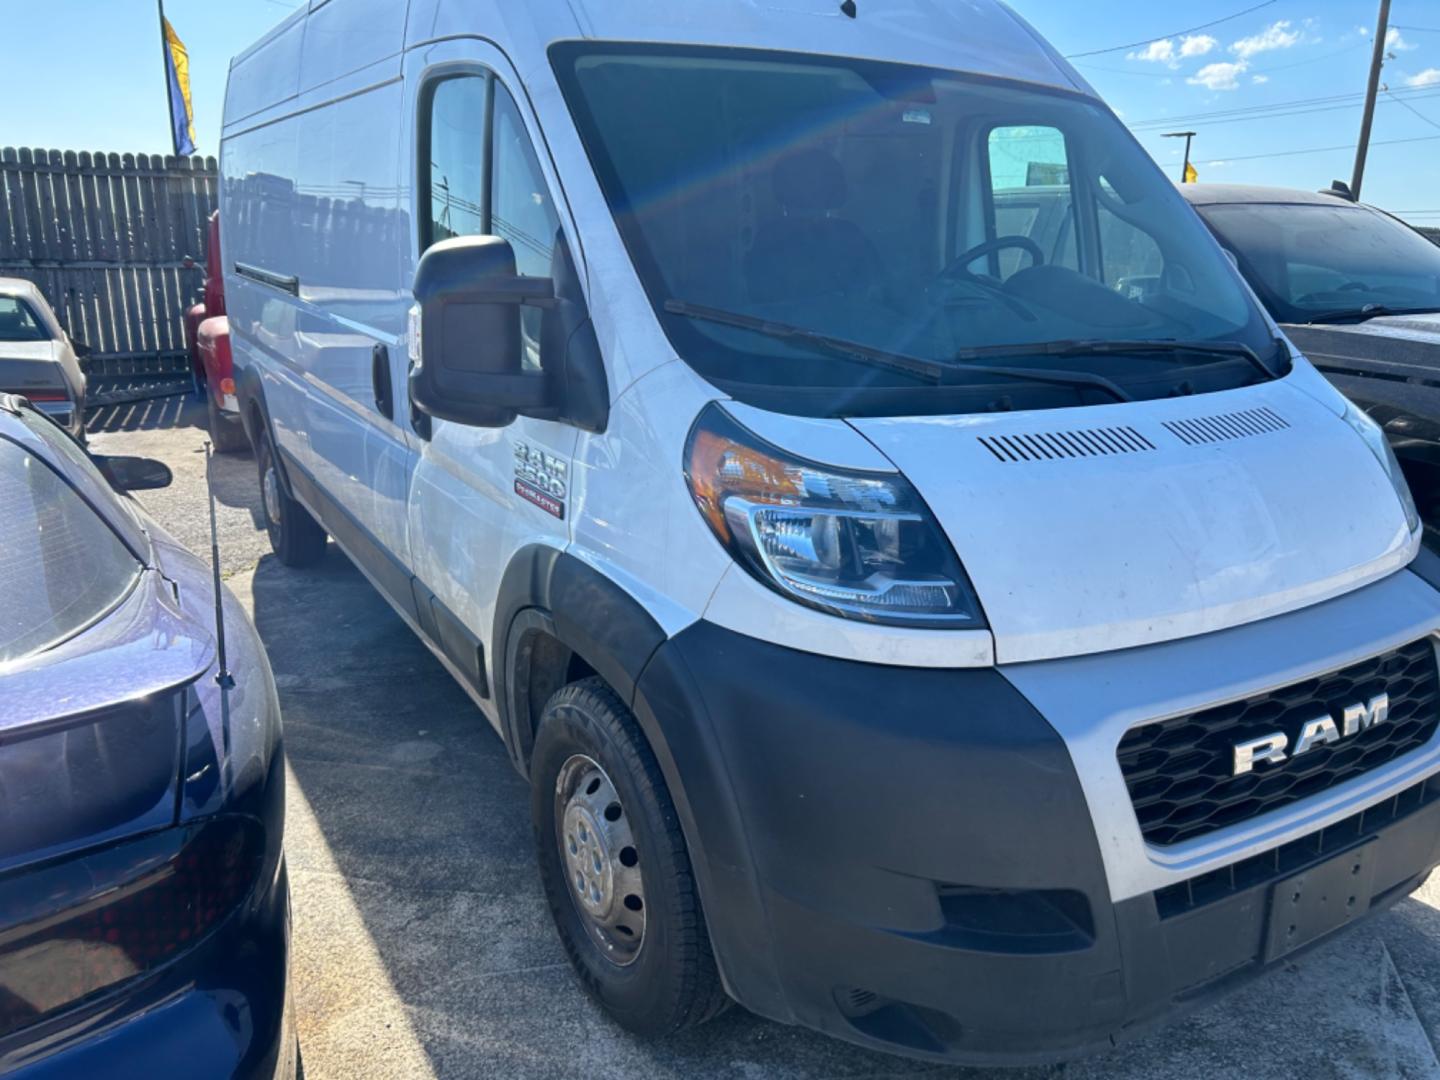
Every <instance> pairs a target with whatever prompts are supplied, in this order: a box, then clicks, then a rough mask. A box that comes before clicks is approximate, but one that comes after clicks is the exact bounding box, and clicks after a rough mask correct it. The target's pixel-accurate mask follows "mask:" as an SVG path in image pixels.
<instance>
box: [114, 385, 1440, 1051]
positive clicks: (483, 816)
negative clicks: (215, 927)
mask: <svg viewBox="0 0 1440 1080" xmlns="http://www.w3.org/2000/svg"><path fill="white" fill-rule="evenodd" d="M204 422H205V410H204V408H203V406H202V405H200V404H198V403H197V402H196V401H195V400H194V399H193V398H172V399H167V400H164V401H158V402H151V403H141V404H137V405H130V406H119V407H107V408H105V409H101V410H98V411H97V412H95V413H94V414H93V415H92V416H91V418H90V424H89V427H90V431H91V437H92V446H93V448H94V449H95V450H97V451H99V452H103V453H125V454H143V455H147V456H152V457H158V458H160V459H162V460H164V461H165V462H167V463H168V464H169V465H170V466H171V468H172V469H173V470H174V472H175V483H174V485H173V486H172V487H170V488H168V489H166V490H163V491H156V492H146V493H143V494H142V495H141V496H140V499H141V501H142V502H143V503H144V504H145V505H146V507H147V508H148V509H149V510H150V512H151V513H152V514H153V515H154V516H155V517H156V518H157V519H158V520H159V521H160V522H161V523H162V524H163V525H164V527H165V528H166V529H168V530H169V531H170V532H171V533H172V534H173V535H175V536H176V537H177V538H178V539H180V540H181V541H182V542H184V543H186V544H188V545H189V546H190V547H191V548H192V549H194V550H195V551H197V552H200V553H202V554H203V553H205V552H206V551H207V550H208V548H209V542H210V541H209V520H208V516H207V509H206V496H205V480H204V477H205V468H204V455H203V451H202V445H203V443H204V440H205V431H204ZM214 473H215V492H216V496H217V510H218V518H219V525H220V534H221V541H220V542H221V565H222V572H223V574H224V576H225V578H226V581H227V583H228V585H229V587H230V588H231V589H232V590H233V591H234V592H235V593H236V595H237V596H239V597H240V598H241V599H242V600H243V602H244V603H245V605H246V607H247V608H248V609H249V611H250V612H251V614H252V616H253V618H254V619H255V623H256V625H257V627H258V628H259V631H260V634H261V636H262V637H263V638H264V641H265V645H266V647H267V649H268V651H269V655H270V660H271V664H272V666H273V667H274V671H275V679H276V683H277V684H278V686H279V691H280V701H281V706H282V708H283V711H284V718H285V740H286V751H287V754H288V756H289V768H290V781H289V791H288V794H289V809H288V820H287V836H286V848H287V852H288V859H289V865H290V882H291V888H292V890H293V907H294V913H295V937H294V956H293V980H294V991H295V998H296V1004H297V1008H298V1021H299V1027H300V1036H301V1043H302V1046H303V1050H304V1057H305V1066H306V1073H307V1075H308V1076H309V1077H310V1080H330V1078H335V1080H365V1078H371V1077H387V1078H388V1077H395V1078H405V1080H426V1078H429V1077H505V1078H512V1077H513V1078H532V1077H533V1078H550V1077H555V1078H571V1077H585V1078H588V1080H601V1078H610V1077H647V1078H648V1077H674V1078H683V1080H710V1078H716V1080H719V1078H726V1080H769V1078H776V1080H802V1078H806V1080H808V1078H815V1077H836V1078H850V1080H858V1078H861V1077H867V1078H880V1077H909V1076H930V1077H942V1076H943V1077H951V1076H953V1077H965V1078H979V1077H982V1076H986V1075H996V1076H1003V1077H1007V1078H1013V1080H1036V1078H1040V1077H1066V1078H1074V1080H1098V1078H1102V1077H1104V1078H1108V1080H1130V1078H1140V1077H1147V1078H1149V1077H1165V1078H1191V1077H1193V1078H1205V1080H1213V1078H1220V1077H1227V1078H1228V1077H1263V1078H1272V1077H1273V1078H1290V1077H1296V1078H1299V1077H1305V1078H1307V1080H1309V1078H1317V1080H1318V1078H1328V1077H1339V1078H1346V1080H1362V1078H1363V1080H1372V1078H1387V1077H1407V1078H1410V1077H1435V1078H1440V1060H1437V1056H1436V1050H1435V1046H1436V1043H1435V1039H1436V1037H1437V1035H1440V911H1437V907H1440V885H1437V884H1436V883H1435V882H1432V883H1431V884H1430V885H1428V886H1427V887H1426V888H1425V889H1424V890H1422V891H1421V892H1420V893H1418V894H1417V895H1416V896H1415V897H1413V898H1411V899H1408V900H1405V901H1403V902H1401V903H1400V904H1399V905H1398V906H1397V907H1395V908H1394V909H1392V910H1391V911H1389V912H1387V913H1386V914H1384V915H1381V916H1379V917H1377V918H1375V919H1373V920H1371V921H1369V922H1368V923H1367V924H1365V925H1364V926H1362V927H1359V928H1357V929H1355V930H1353V931H1351V932H1349V933H1347V934H1344V935H1342V936H1340V937H1338V938H1336V939H1334V940H1333V941H1331V942H1329V943H1327V944H1326V945H1324V946H1322V947H1320V948H1319V949H1318V950H1316V951H1314V952H1311V953H1308V954H1306V955H1305V956H1304V957H1303V958H1302V959H1300V960H1299V961H1298V962H1296V963H1292V964H1285V965H1282V966H1281V967H1279V968H1277V969H1276V970H1275V971H1273V972H1272V973H1270V974H1269V975H1267V976H1266V977H1265V978H1263V979H1261V980H1260V981H1258V982H1256V983H1253V984H1252V985H1250V986H1249V987H1248V988H1246V989H1244V990H1242V991H1241V992H1240V993H1238V994H1237V995H1235V996H1233V997H1231V998H1228V999H1227V1000H1225V1001H1223V1002H1222V1003H1220V1004H1218V1005H1215V1006H1212V1007H1210V1008H1209V1009H1207V1010H1205V1011H1202V1012H1200V1013H1198V1014H1195V1015H1194V1016H1192V1017H1190V1018H1189V1019H1187V1020H1184V1021H1182V1022H1180V1023H1179V1024H1176V1025H1174V1026H1171V1027H1169V1028H1166V1029H1163V1030H1161V1031H1158V1032H1156V1033H1154V1034H1152V1035H1150V1036H1149V1037H1147V1038H1145V1039H1143V1040H1141V1041H1139V1042H1136V1043H1133V1044H1131V1045H1128V1046H1126V1047H1124V1048H1123V1049H1120V1050H1118V1051H1114V1052H1112V1053H1109V1054H1106V1055H1103V1056H1100V1057H1096V1058H1090V1059H1088V1060H1085V1061H1082V1062H1079V1063H1073V1064H1070V1065H1067V1066H1063V1067H1056V1068H1050V1069H1038V1070H1024V1071H1008V1072H1002V1073H994V1074H987V1073H984V1072H979V1071H971V1070H961V1069H953V1068H944V1067H937V1066H933V1065H926V1064H917V1063H914V1062H909V1061H905V1060H902V1059H899V1058H893V1057H888V1056H885V1055H882V1054H876V1053H869V1052H865V1051H862V1050H858V1049H856V1048H853V1047H851V1046H848V1045H845V1044H842V1043H839V1042H835V1041H832V1040H829V1039H826V1038H824V1037H822V1036H819V1035H815V1034H812V1033H810V1032H807V1031H803V1030H799V1029H795V1028H787V1027H783V1026H780V1025H777V1024H773V1023H770V1022H768V1021H764V1020H761V1019H759V1018H757V1017H755V1016H753V1015H751V1014H748V1013H746V1012H744V1011H743V1010H740V1009H733V1010H731V1011H730V1012H729V1013H727V1014H726V1015H725V1016H723V1017H721V1018H720V1019H719V1020H717V1021H714V1022H712V1023H710V1024H709V1025H706V1026H705V1027H702V1028H699V1029H697V1030H694V1031H691V1032H687V1033H684V1034H682V1035H679V1036H676V1037H673V1038H670V1039H666V1040H663V1041H660V1042H644V1041H641V1040H638V1039H634V1038H632V1037H630V1036H629V1035H627V1034H625V1033H624V1032H621V1031H619V1030H618V1029H616V1028H615V1027H613V1026H612V1025H611V1024H609V1023H608V1022H607V1020H606V1019H605V1017H604V1015H603V1014H602V1013H601V1012H600V1010H599V1009H598V1008H596V1007H595V1006H594V1005H593V1004H592V1003H591V1002H590V1001H589V1000H588V999H587V998H586V996H585V995H584V994H583V993H582V992H581V990H580V988H579V985H578V984H577V982H576V981H575V979H574V978H573V977H572V976H571V973H570V969H569V967H568V965H567V963H566V961H565V958H564V956H563V954H562V952H561V949H560V946H559V943H558V941H557V939H556V937H555V934H554V931H553V929H552V927H551V924H550V919H549V915H548V913H547V911H546V908H545V904H544V901H543V898H542V895H541V891H540V885H539V881H538V878H537V874H536V871H535V867H534V860H533V855H532V850H531V835H530V823H529V812H528V799H527V789H526V786H525V784H524V783H523V782H522V781H521V779H520V778H519V776H518V775H517V774H516V773H515V772H514V770H513V769H512V768H511V766H510V764H509V763H508V761H507V760H506V756H505V753H504V751H503V749H502V747H501V744H500V741H499V739H498V738H497V737H496V736H495V734H494V732H493V731H492V729H491V728H490V726H489V724H488V723H487V722H486V721H485V720H484V718H483V717H482V716H481V715H480V714H479V712H478V711H477V710H476V709H475V708H474V707H473V705H472V704H471V703H470V701H469V700H468V698H466V697H465V695H464V694H463V693H462V692H461V691H460V689H459V688H458V687H457V686H456V685H455V684H454V683H453V682H452V681H451V679H450V677H449V675H447V674H446V672H445V671H444V670H443V669H442V668H441V667H440V665H439V663H438V662H437V661H435V660H434V659H433V658H432V657H431V656H430V654H429V653H428V652H427V651H426V649H425V648H424V646H422V645H421V644H420V642H419V641H418V640H417V639H416V638H415V637H414V636H413V635H412V634H411V633H410V631H409V630H408V629H407V628H406V627H405V625H404V624H403V623H402V622H401V621H400V619H399V618H398V617H397V616H396V615H394V614H393V613H392V612H391V610H390V609H389V607H388V606H387V605H386V604H385V602H384V601H383V600H382V599H381V598H380V596H379V595H378V594H377V593H376V592H375V591H374V590H373V589H372V588H371V587H370V585H369V584H368V583H367V582H366V581H365V579H364V578H363V577H362V576H361V575H360V573H359V572H358V571H357V570H355V569H354V567H353V566H352V565H351V564H350V563H349V561H348V560H347V559H346V558H345V556H344V555H343V554H342V553H341V552H340V551H339V550H338V549H337V548H335V547H334V546H333V545H332V546H331V549H330V552H329V554H328V555H327V556H326V558H325V560H324V561H323V562H322V563H321V564H320V565H319V566H318V567H316V568H314V569H312V570H306V571H294V570H289V569H286V568H285V567H283V566H281V565H280V563H279V562H278V560H276V559H275V558H274V557H273V556H272V555H271V554H270V550H269V545H268V542H267V540H266V537H265V534H264V531H263V527H262V524H261V520H262V519H261V516H260V501H259V491H258V487H257V483H256V476H255V464H254V460H253V459H252V458H251V457H249V456H248V455H240V456H237V457H222V458H217V459H216V463H215V470H214Z"/></svg>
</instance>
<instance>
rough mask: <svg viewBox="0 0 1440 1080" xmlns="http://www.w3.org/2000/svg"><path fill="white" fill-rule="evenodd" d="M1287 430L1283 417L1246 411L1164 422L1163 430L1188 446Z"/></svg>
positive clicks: (1273, 413) (1255, 410)
mask: <svg viewBox="0 0 1440 1080" xmlns="http://www.w3.org/2000/svg"><path fill="white" fill-rule="evenodd" d="M1289 426H1290V425H1289V423H1288V422H1287V421H1286V420H1285V418H1284V417H1283V416H1280V415H1279V414H1278V413H1276V412H1275V411H1273V410H1271V409H1246V410H1244V411H1243V412H1233V413H1221V414H1220V415H1218V416H1199V417H1196V418H1195V419H1193V420H1167V421H1166V422H1165V427H1166V428H1167V429H1168V430H1169V431H1170V433H1171V434H1172V435H1174V436H1175V437H1176V438H1177V439H1179V440H1180V441H1181V442H1183V443H1188V444H1189V445H1191V446H1203V445H1205V444H1206V443H1218V442H1230V441H1232V440H1234V439H1248V438H1250V437H1251V436H1252V435H1269V434H1271V433H1273V432H1276V431H1284V430H1285V429H1286V428H1288V427H1289Z"/></svg>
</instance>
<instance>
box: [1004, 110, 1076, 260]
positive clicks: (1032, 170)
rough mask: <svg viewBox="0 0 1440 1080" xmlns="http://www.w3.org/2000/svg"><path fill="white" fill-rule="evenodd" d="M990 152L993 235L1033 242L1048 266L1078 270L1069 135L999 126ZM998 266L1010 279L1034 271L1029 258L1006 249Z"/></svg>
mask: <svg viewBox="0 0 1440 1080" xmlns="http://www.w3.org/2000/svg"><path fill="white" fill-rule="evenodd" d="M986 150H987V156H988V161H989V168H990V197H991V199H992V200H993V205H992V210H991V213H992V222H993V225H994V230H995V231H994V235H995V236H996V237H1003V236H1022V237H1025V238H1026V239H1028V240H1033V241H1034V242H1035V243H1036V244H1039V245H1040V250H1041V251H1042V252H1044V255H1045V262H1046V263H1047V264H1048V265H1050V266H1065V267H1069V268H1070V269H1072V270H1075V269H1078V268H1079V267H1078V264H1077V261H1076V258H1075V227H1074V221H1075V211H1074V200H1073V198H1072V195H1071V190H1070V159H1069V156H1068V154H1067V153H1066V150H1065V136H1064V135H1063V134H1061V133H1060V132H1059V131H1058V130H1056V129H1055V128H1051V127H997V128H994V129H992V130H991V132H990V135H989V137H988V139H987V140H986ZM993 265H994V267H995V269H997V270H998V271H999V277H1000V278H1002V279H1005V278H1009V277H1010V276H1011V275H1012V274H1015V273H1017V272H1018V271H1020V270H1024V269H1026V268H1027V267H1028V266H1030V256H1029V255H1027V254H1026V253H1025V252H1024V251H1023V250H1021V249H1020V248H1014V247H1010V248H1005V249H1004V250H1003V251H1001V252H1000V253H999V255H998V256H997V259H996V262H995V263H994V264H993Z"/></svg>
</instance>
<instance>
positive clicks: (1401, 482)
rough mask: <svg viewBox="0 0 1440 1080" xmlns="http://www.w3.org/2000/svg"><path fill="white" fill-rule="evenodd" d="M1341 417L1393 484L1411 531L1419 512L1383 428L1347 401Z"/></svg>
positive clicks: (1416, 522) (1413, 528) (1416, 524)
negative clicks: (1359, 438)
mask: <svg viewBox="0 0 1440 1080" xmlns="http://www.w3.org/2000/svg"><path fill="white" fill-rule="evenodd" d="M1343 419H1344V420H1345V422H1346V423H1347V424H1349V425H1350V426H1351V427H1352V428H1354V429H1355V433H1356V434H1357V435H1359V436H1360V437H1361V438H1362V439H1364V440H1365V445H1366V446H1368V447H1370V452H1371V453H1372V454H1374V455H1375V459H1376V460H1377V461H1379V462H1380V467H1381V468H1383V469H1384V470H1385V474H1386V475H1387V476H1389V477H1390V483H1392V484H1394V485H1395V494H1396V495H1397V496H1399V499H1400V505H1401V506H1403V507H1404V508H1405V524H1406V525H1408V526H1409V527H1410V531H1411V532H1412V533H1413V532H1414V531H1415V530H1416V529H1418V528H1420V512H1419V511H1418V510H1416V509H1415V498H1414V496H1412V495H1411V494H1410V484H1409V482H1408V481H1406V479H1405V473H1404V472H1402V471H1401V469H1400V459H1399V458H1397V457H1396V456H1395V451H1394V450H1392V449H1390V440H1389V439H1387V438H1386V437H1385V431H1384V429H1383V428H1381V427H1380V425H1379V424H1377V423H1375V421H1374V420H1371V419H1370V417H1368V416H1366V415H1365V413H1363V412H1362V411H1361V410H1359V409H1357V408H1356V407H1355V406H1354V405H1353V404H1350V403H1348V402H1347V403H1346V406H1345V415H1344V417H1343Z"/></svg>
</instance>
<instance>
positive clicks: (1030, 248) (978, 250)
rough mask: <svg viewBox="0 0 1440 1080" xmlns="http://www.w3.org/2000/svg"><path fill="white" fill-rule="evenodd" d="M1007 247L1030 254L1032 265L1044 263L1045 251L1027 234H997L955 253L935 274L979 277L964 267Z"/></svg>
mask: <svg viewBox="0 0 1440 1080" xmlns="http://www.w3.org/2000/svg"><path fill="white" fill-rule="evenodd" d="M1007 248H1019V249H1020V250H1021V251H1023V252H1025V254H1027V255H1029V256H1030V261H1031V264H1032V265H1034V266H1044V265H1045V252H1043V251H1041V250H1040V245H1039V244H1037V243H1035V241H1034V240H1031V239H1030V238H1029V237H1028V236H1018V235H1017V236H997V237H996V238H995V239H994V240H986V241H985V242H984V243H983V244H976V245H975V246H974V247H972V248H971V249H970V250H969V251H965V252H962V253H961V254H959V255H957V256H956V257H955V259H954V260H952V261H951V263H950V264H949V265H948V266H946V267H945V269H943V270H941V271H940V273H938V274H937V275H935V276H936V277H938V278H940V279H941V280H946V281H948V280H950V279H952V278H957V277H979V276H981V275H979V274H972V273H970V272H969V271H968V270H966V269H965V268H966V267H967V266H969V265H970V264H971V263H973V262H974V261H975V260H976V259H978V258H980V257H981V256H982V255H990V254H993V253H994V252H997V251H1004V250H1006V249H1007ZM984 276H987V277H988V276H989V275H984Z"/></svg>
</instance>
